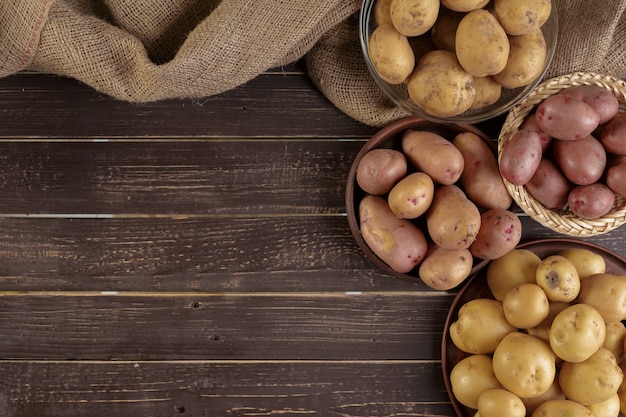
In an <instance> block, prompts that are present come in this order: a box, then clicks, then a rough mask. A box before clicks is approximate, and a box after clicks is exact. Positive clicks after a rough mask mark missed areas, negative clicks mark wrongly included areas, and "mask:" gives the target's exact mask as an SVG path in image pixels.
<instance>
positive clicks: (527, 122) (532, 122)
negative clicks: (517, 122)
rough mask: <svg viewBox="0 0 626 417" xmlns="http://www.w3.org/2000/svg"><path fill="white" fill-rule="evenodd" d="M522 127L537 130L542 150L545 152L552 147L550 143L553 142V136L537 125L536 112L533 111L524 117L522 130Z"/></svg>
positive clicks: (521, 127)
mask: <svg viewBox="0 0 626 417" xmlns="http://www.w3.org/2000/svg"><path fill="white" fill-rule="evenodd" d="M522 129H527V130H532V131H533V132H537V133H538V134H539V139H540V140H541V150H542V151H543V152H545V151H547V150H548V148H550V145H551V144H552V136H550V135H548V134H547V133H546V132H544V131H543V130H541V128H540V127H539V126H538V125H537V114H536V113H531V114H529V115H528V116H527V117H526V119H524V122H522V125H521V126H520V130H522Z"/></svg>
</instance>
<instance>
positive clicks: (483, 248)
mask: <svg viewBox="0 0 626 417" xmlns="http://www.w3.org/2000/svg"><path fill="white" fill-rule="evenodd" d="M521 238H522V222H521V221H520V219H519V218H518V217H517V216H516V215H515V213H513V212H511V211H509V210H506V209H502V208H494V209H490V210H487V211H485V212H483V213H482V214H481V215H480V230H479V231H478V234H477V235H476V239H474V242H473V243H472V244H471V245H470V252H472V255H474V256H475V257H476V258H480V259H497V258H499V257H501V256H503V255H504V254H506V253H507V252H509V251H511V250H513V249H514V248H515V247H516V246H517V244H518V243H519V241H520V239H521Z"/></svg>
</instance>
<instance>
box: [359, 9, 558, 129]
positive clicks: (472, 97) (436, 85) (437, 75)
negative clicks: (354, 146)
mask: <svg viewBox="0 0 626 417" xmlns="http://www.w3.org/2000/svg"><path fill="white" fill-rule="evenodd" d="M359 38H360V44H361V50H362V53H363V57H364V60H365V64H366V66H367V68H368V70H369V72H370V74H371V76H372V78H373V80H374V86H373V87H374V88H376V87H378V88H379V89H380V90H381V91H382V92H383V93H384V94H385V95H386V96H387V97H389V98H390V99H391V100H392V101H393V102H394V103H395V104H396V105H398V106H399V107H401V108H403V109H404V110H406V111H407V112H409V113H410V114H413V115H417V116H421V117H423V118H426V119H429V120H432V121H437V122H455V123H461V122H462V123H477V122H480V121H484V120H487V119H490V118H493V117H495V116H498V115H500V114H503V113H505V112H507V111H508V110H509V109H510V108H511V107H512V106H514V105H515V104H516V103H518V102H519V101H520V100H521V99H522V98H524V97H525V96H526V95H528V94H529V93H530V92H531V91H532V89H533V88H534V87H535V86H536V85H537V84H538V83H539V82H540V81H541V79H542V78H543V77H544V75H545V73H546V71H547V69H548V67H549V66H550V63H551V61H552V58H553V56H554V51H555V49H556V43H557V16H556V6H555V5H554V4H553V2H552V1H551V0H523V1H522V0H519V1H508V0H495V1H489V0H463V1H458V0H364V1H363V3H362V6H361V11H360V15H359Z"/></svg>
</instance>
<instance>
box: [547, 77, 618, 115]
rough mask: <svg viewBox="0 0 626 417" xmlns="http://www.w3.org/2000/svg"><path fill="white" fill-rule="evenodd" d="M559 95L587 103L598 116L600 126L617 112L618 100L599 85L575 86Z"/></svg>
mask: <svg viewBox="0 0 626 417" xmlns="http://www.w3.org/2000/svg"><path fill="white" fill-rule="evenodd" d="M559 94H564V95H566V96H568V97H572V98H575V99H577V100H580V101H582V102H583V103H587V104H588V105H589V106H591V107H592V108H593V109H594V110H595V111H596V112H597V113H598V115H599V116H600V119H599V122H598V123H600V124H603V123H606V122H608V121H609V120H611V119H612V118H613V117H615V116H616V115H617V112H618V111H619V100H617V97H615V94H613V93H612V92H611V91H609V90H607V89H606V88H604V87H600V86H599V85H577V86H574V87H570V88H566V89H564V90H561V92H559Z"/></svg>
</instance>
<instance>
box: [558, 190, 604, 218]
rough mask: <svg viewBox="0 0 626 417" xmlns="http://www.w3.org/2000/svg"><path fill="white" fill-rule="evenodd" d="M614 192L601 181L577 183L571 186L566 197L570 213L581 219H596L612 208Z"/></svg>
mask: <svg viewBox="0 0 626 417" xmlns="http://www.w3.org/2000/svg"><path fill="white" fill-rule="evenodd" d="M614 203H615V194H614V193H613V191H612V190H611V189H610V188H609V187H607V186H606V185H604V184H602V183H598V182H596V183H594V184H589V185H579V186H577V187H575V188H573V189H572V190H571V191H570V193H569V196H568V198H567V204H568V205H569V208H570V210H571V211H572V213H574V214H575V215H577V216H578V217H581V218H583V219H596V218H598V217H602V216H604V215H605V214H607V213H608V212H609V211H611V209H612V208H613V204H614Z"/></svg>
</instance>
